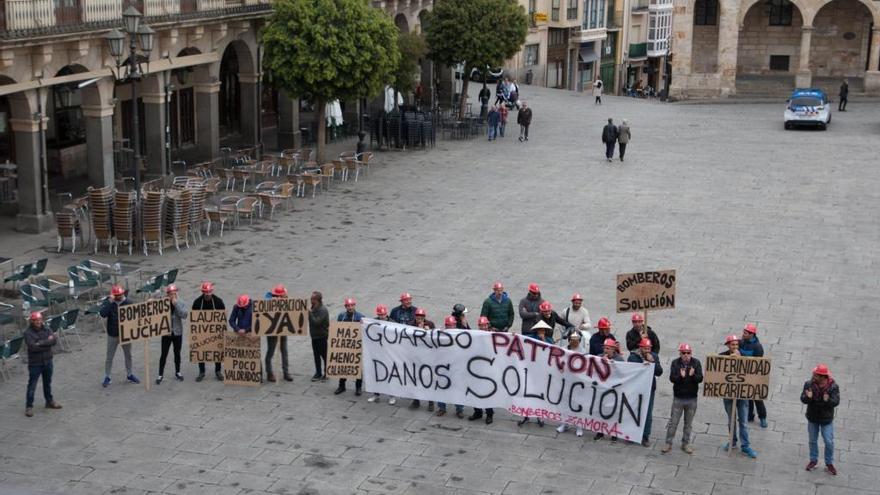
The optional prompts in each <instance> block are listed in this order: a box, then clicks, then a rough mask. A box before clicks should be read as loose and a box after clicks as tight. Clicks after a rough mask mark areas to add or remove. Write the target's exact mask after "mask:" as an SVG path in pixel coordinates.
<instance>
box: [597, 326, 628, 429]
mask: <svg viewBox="0 0 880 495" xmlns="http://www.w3.org/2000/svg"><path fill="white" fill-rule="evenodd" d="M600 323H601V320H600ZM596 335H598V334H596ZM602 357H604V358H605V359H607V360H608V361H617V362H621V363H622V362H623V356H622V355H621V354H620V342H618V341H616V340H614V338H613V337H609V338H607V339H605V342H603V343H602ZM604 436H605V434H604V433H596V436H594V437H593V440H600V439H602V438H603V437H604ZM611 441H612V442H617V437H611Z"/></svg>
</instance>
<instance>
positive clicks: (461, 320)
mask: <svg viewBox="0 0 880 495" xmlns="http://www.w3.org/2000/svg"><path fill="white" fill-rule="evenodd" d="M467 312H468V309H467V307H465V305H464V304H461V303H459V304H456V305H455V306H453V307H452V317H453V318H455V326H454V327H452V328H458V329H460V330H470V329H471V326H470V324H468V322H467V318H466V317H465V316H464V315H466V314H467Z"/></svg>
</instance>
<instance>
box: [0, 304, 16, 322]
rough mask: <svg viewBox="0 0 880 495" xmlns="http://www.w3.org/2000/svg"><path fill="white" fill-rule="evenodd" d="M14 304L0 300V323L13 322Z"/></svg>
mask: <svg viewBox="0 0 880 495" xmlns="http://www.w3.org/2000/svg"><path fill="white" fill-rule="evenodd" d="M14 315H15V306H13V305H11V304H6V303H3V302H0V325H8V324H10V323H14V322H15V316H14Z"/></svg>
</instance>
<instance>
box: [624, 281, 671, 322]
mask: <svg viewBox="0 0 880 495" xmlns="http://www.w3.org/2000/svg"><path fill="white" fill-rule="evenodd" d="M674 307H675V270H662V271H656V272H638V273H621V274H619V275H618V276H617V312H618V313H634V312H636V311H647V310H652V311H654V310H658V309H672V308H674Z"/></svg>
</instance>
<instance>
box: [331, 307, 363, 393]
mask: <svg viewBox="0 0 880 495" xmlns="http://www.w3.org/2000/svg"><path fill="white" fill-rule="evenodd" d="M361 346H362V342H361V324H360V322H346V321H331V322H330V346H329V351H328V353H327V370H326V374H327V377H328V378H347V379H357V378H360V377H361V368H362V366H361Z"/></svg>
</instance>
